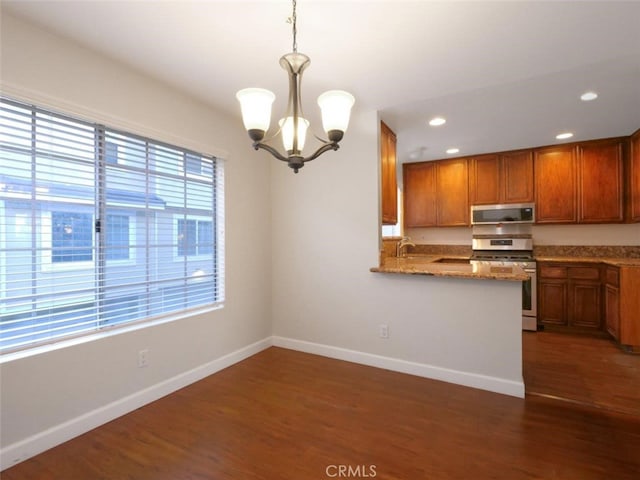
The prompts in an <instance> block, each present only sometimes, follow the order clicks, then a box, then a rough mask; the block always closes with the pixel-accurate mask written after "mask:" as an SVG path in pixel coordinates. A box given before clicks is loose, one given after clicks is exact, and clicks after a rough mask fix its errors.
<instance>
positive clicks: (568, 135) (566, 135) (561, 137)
mask: <svg viewBox="0 0 640 480" xmlns="http://www.w3.org/2000/svg"><path fill="white" fill-rule="evenodd" d="M571 137H573V133H571V132H565V133H561V134H559V135H556V138H557V139H558V140H566V139H567V138H571Z"/></svg>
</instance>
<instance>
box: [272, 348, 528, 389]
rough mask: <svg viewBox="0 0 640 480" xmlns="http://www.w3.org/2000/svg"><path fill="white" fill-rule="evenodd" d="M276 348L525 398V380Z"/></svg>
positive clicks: (338, 352)
mask: <svg viewBox="0 0 640 480" xmlns="http://www.w3.org/2000/svg"><path fill="white" fill-rule="evenodd" d="M273 346H275V347H282V348H288V349H290V350H298V351H301V352H306V353H313V354H316V355H322V356H323V357H329V358H335V359H338V360H345V361H347V362H354V363H360V364H362V365H369V366H371V367H377V368H384V369H385V370H392V371H394V372H401V373H408V374H410V375H417V376H419V377H425V378H431V379H434V380H442V381H444V382H449V383H455V384H457V385H464V386H465V387H472V388H479V389H481V390H488V391H490V392H495V393H502V394H504V395H511V396H513V397H519V398H524V380H520V381H514V380H508V379H505V378H499V377H490V376H487V375H480V374H477V373H470V372H463V371H460V370H451V369H449V368H443V367H437V366H434V365H428V364H424V363H416V362H409V361H406V360H400V359H397V358H391V357H383V356H381V355H375V354H372V353H365V352H359V351H356V350H348V349H346V348H340V347H334V346H331V345H323V344H320V343H312V342H306V341H304V340H296V339H293V338H286V337H278V336H274V337H273Z"/></svg>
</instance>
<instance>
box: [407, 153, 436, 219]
mask: <svg viewBox="0 0 640 480" xmlns="http://www.w3.org/2000/svg"><path fill="white" fill-rule="evenodd" d="M402 178H403V189H404V197H403V198H404V225H405V227H435V226H436V225H437V218H436V164H435V162H421V163H405V164H404V165H403V166H402Z"/></svg>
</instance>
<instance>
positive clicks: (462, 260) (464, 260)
mask: <svg viewBox="0 0 640 480" xmlns="http://www.w3.org/2000/svg"><path fill="white" fill-rule="evenodd" d="M433 263H466V264H469V263H470V260H469V259H468V258H446V257H445V258H439V259H438V260H434V261H433Z"/></svg>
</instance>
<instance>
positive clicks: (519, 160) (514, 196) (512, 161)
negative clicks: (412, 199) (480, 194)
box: [500, 150, 534, 203]
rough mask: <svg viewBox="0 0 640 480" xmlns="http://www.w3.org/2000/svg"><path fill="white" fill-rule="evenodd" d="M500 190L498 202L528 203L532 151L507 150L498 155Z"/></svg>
mask: <svg viewBox="0 0 640 480" xmlns="http://www.w3.org/2000/svg"><path fill="white" fill-rule="evenodd" d="M500 160H501V172H502V175H501V177H502V190H501V193H502V194H501V196H500V203H530V202H533V201H534V195H533V152H532V151H531V150H526V151H520V152H508V153H504V154H502V155H501V156H500Z"/></svg>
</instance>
